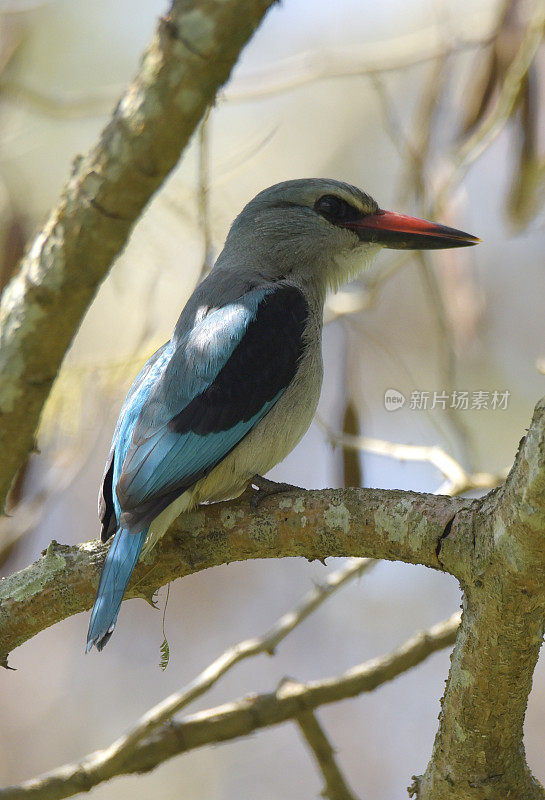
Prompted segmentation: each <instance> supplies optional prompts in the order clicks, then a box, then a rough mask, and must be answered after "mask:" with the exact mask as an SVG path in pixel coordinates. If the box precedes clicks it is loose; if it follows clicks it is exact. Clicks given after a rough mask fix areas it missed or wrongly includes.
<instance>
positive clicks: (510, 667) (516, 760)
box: [412, 400, 545, 800]
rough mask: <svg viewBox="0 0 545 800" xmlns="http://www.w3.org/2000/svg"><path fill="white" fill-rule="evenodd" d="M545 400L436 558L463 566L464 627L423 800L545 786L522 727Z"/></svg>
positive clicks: (537, 574) (542, 492)
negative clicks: (496, 483) (505, 468)
mask: <svg viewBox="0 0 545 800" xmlns="http://www.w3.org/2000/svg"><path fill="white" fill-rule="evenodd" d="M544 531H545V400H542V401H541V402H540V403H538V405H537V407H536V409H535V412H534V416H533V419H532V424H531V426H530V428H529V430H528V434H527V435H526V437H525V438H524V439H523V440H522V442H521V445H520V447H519V452H518V454H517V458H516V460H515V464H514V466H513V468H512V470H511V472H510V473H509V476H508V478H507V481H506V483H505V485H504V486H502V487H500V488H499V489H496V490H494V491H492V492H490V493H489V494H488V495H487V496H486V497H485V498H483V500H482V501H481V502H479V504H478V508H477V509H475V511H474V514H473V518H472V519H471V520H469V519H468V517H467V512H461V514H459V515H458V516H457V517H456V519H455V520H454V522H453V525H452V526H451V528H450V529H449V533H448V535H447V536H445V538H444V540H443V541H442V543H441V548H440V552H439V554H438V555H439V559H440V560H441V561H442V560H443V558H446V559H447V561H450V560H451V559H452V558H454V560H456V561H457V562H458V563H459V564H461V561H460V558H459V555H460V553H461V552H463V553H465V554H466V555H467V558H465V559H464V563H465V570H464V572H462V573H460V574H459V575H458V577H459V578H460V581H461V584H462V588H463V590H464V601H463V616H462V625H461V628H460V633H459V635H458V638H457V642H456V647H455V649H454V653H453V656H452V667H451V670H450V675H449V679H448V682H447V688H446V691H445V696H444V697H443V701H442V711H441V715H440V724H439V731H438V733H437V736H436V739H435V745H434V749H433V753H432V756H431V759H430V763H429V765H428V769H427V771H426V773H425V775H424V776H421V777H418V778H416V779H415V784H414V785H413V787H412V792H413V794H416V795H417V797H418V798H419V800H436V798H439V797H440V798H441V800H449V798H456V800H483V798H490V800H492V799H493V798H494V799H495V798H499V797H506V798H507V797H513V798H515V797H516V798H519V797H520V798H522V797H523V798H525V800H533V799H536V800H537V798H539V800H543V798H545V792H544V790H543V788H542V787H541V786H540V785H539V784H538V782H537V781H536V780H535V779H534V778H533V776H532V774H531V772H530V770H529V768H528V766H527V764H526V760H525V755H524V744H523V724H524V716H525V712H526V705H527V702H528V695H529V694H530V689H531V685H532V675H533V672H534V668H535V665H536V662H537V658H538V655H539V650H540V647H541V643H542V640H543V632H544V626H545V547H544V541H543V539H544Z"/></svg>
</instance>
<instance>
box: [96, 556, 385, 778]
mask: <svg viewBox="0 0 545 800" xmlns="http://www.w3.org/2000/svg"><path fill="white" fill-rule="evenodd" d="M374 563H375V562H374V560H373V559H370V558H354V559H350V561H348V562H347V563H346V564H345V565H344V566H343V567H342V568H341V569H339V570H336V571H335V572H332V573H331V574H330V575H328V577H327V578H326V579H325V581H324V582H323V583H322V584H320V585H316V586H315V587H314V588H313V589H312V590H311V591H310V592H309V593H308V594H307V595H306V596H305V597H304V598H303V599H302V600H301V602H300V603H299V604H298V605H297V606H296V607H295V608H294V609H293V610H292V611H289V612H288V613H287V614H284V615H283V616H282V617H280V619H278V620H277V621H276V622H275V624H274V625H273V626H272V627H271V628H269V630H268V631H267V632H266V633H265V634H263V635H262V636H256V637H254V638H252V639H246V640H245V641H243V642H239V643H238V644H236V645H234V646H233V647H230V648H229V649H228V650H225V651H224V652H223V653H222V654H221V655H220V656H219V657H218V658H216V660H215V661H213V662H212V664H210V665H209V666H208V667H207V668H206V669H205V670H203V672H201V673H200V675H198V676H197V677H196V678H195V679H194V680H193V681H191V682H190V683H188V684H187V686H185V687H184V688H183V689H182V690H181V691H180V692H175V693H174V694H171V695H170V696H169V697H167V698H165V699H164V700H162V701H161V702H160V703H159V704H158V705H156V706H154V707H153V708H152V709H150V710H149V711H148V712H147V713H146V714H144V716H143V717H142V718H141V719H140V721H139V722H138V723H137V725H135V727H134V728H133V729H132V730H131V731H129V733H127V734H125V735H124V736H121V737H120V738H119V739H117V740H116V741H115V742H114V743H113V744H112V745H111V746H110V747H109V748H108V750H107V751H105V753H106V754H107V755H106V756H105V757H106V758H107V759H108V760H109V761H111V762H112V763H113V764H119V763H121V762H122V761H124V759H125V758H126V755H127V753H128V752H130V751H132V750H134V748H135V747H136V746H137V744H138V743H139V742H141V741H142V740H143V739H144V738H146V737H147V736H149V735H150V734H151V733H152V732H153V731H154V730H155V728H157V727H159V726H160V725H163V724H164V723H165V722H167V720H169V719H171V717H172V716H173V715H174V714H177V713H178V711H180V710H181V709H182V708H184V707H185V706H187V705H189V703H192V702H193V701H194V700H196V699H197V698H198V697H200V696H201V695H202V694H204V693H205V692H207V691H208V690H209V689H210V688H211V687H212V686H213V685H214V684H215V683H216V682H217V681H218V680H219V679H220V678H221V677H222V676H223V675H225V673H226V672H228V671H229V670H230V669H232V667H234V666H235V664H238V663H239V661H242V660H244V659H245V658H250V657H252V656H256V655H259V654H260V653H268V654H269V655H273V654H274V651H275V648H276V647H277V645H278V644H279V643H280V642H281V641H282V640H283V639H285V638H286V636H287V635H288V634H289V633H291V632H292V631H293V629H294V628H295V627H297V625H300V624H301V622H303V620H305V619H306V618H307V617H308V616H309V615H310V614H311V613H312V612H313V611H315V610H316V609H317V608H318V607H319V606H320V605H321V604H322V603H323V602H324V601H325V600H326V599H327V598H328V597H330V596H331V595H332V594H333V593H334V592H336V591H337V590H338V589H340V588H341V586H343V585H344V584H345V583H347V582H348V581H350V580H352V579H353V578H355V577H358V576H360V575H362V574H363V573H364V572H367V571H368V570H369V569H371V567H372V566H373V564H374Z"/></svg>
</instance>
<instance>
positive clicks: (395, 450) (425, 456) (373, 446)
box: [316, 418, 508, 497]
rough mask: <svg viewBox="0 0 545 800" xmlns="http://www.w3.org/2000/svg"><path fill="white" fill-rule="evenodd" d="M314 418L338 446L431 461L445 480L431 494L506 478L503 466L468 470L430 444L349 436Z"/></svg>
mask: <svg viewBox="0 0 545 800" xmlns="http://www.w3.org/2000/svg"><path fill="white" fill-rule="evenodd" d="M316 421H317V423H318V425H320V427H321V428H322V429H323V430H324V431H325V433H326V434H327V437H328V438H329V440H330V441H331V442H332V443H333V444H339V445H342V447H345V448H348V449H350V450H363V451H365V452H367V453H374V454H375V455H379V456H388V457H389V458H396V459H398V460H399V461H426V462H428V463H429V464H432V465H433V466H434V467H436V468H437V469H438V470H439V471H440V472H441V474H442V475H443V476H444V477H445V479H446V480H445V481H444V482H443V483H442V484H441V486H440V487H439V489H437V490H436V492H434V494H447V495H450V496H451V497H453V496H455V495H459V494H463V493H464V492H469V491H471V490H474V489H493V488H494V487H495V486H498V485H499V484H500V483H503V481H504V480H505V478H506V477H507V472H508V470H507V469H505V470H502V471H501V472H497V473H492V472H468V471H467V470H465V469H464V468H463V467H462V465H461V464H459V463H458V461H456V460H455V459H454V458H453V457H452V456H451V455H449V454H448V453H447V452H445V450H443V449H442V448H441V447H437V446H436V445H432V446H431V447H430V446H427V445H414V444H400V443H398V442H388V441H386V440H384V439H373V438H371V437H369V436H350V435H349V434H346V433H338V432H336V431H334V430H332V429H331V428H330V427H329V426H328V425H326V424H325V423H324V422H323V420H320V419H319V418H316Z"/></svg>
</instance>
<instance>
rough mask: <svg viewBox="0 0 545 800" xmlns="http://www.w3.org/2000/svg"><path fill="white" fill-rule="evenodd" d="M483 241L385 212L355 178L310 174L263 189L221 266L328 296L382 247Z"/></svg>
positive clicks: (237, 224) (234, 232)
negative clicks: (347, 180)
mask: <svg viewBox="0 0 545 800" xmlns="http://www.w3.org/2000/svg"><path fill="white" fill-rule="evenodd" d="M477 241H479V240H478V239H476V238H475V237H473V236H471V235H470V234H466V233H463V232H462V231H457V230H454V229H452V228H447V227H445V226H442V225H436V224H435V223H432V222H428V221H426V220H419V219H416V218H413V217H407V216H404V215H402V214H396V213H394V212H389V211H384V210H382V209H381V208H380V207H379V205H378V203H377V202H376V201H375V200H374V199H373V198H372V197H370V195H368V194H366V193H365V192H363V191H362V190H361V189H358V188H356V187H355V186H351V185H350V184H348V183H343V182H341V181H336V180H330V179H324V178H307V179H300V180H292V181H285V182H283V183H278V184H276V185H274V186H271V187H269V188H268V189H265V190H264V191H262V192H260V193H259V194H258V195H256V197H254V199H253V200H251V201H250V202H249V203H248V204H247V205H246V206H245V208H244V209H243V210H242V211H241V213H240V214H239V215H238V217H237V218H236V219H235V221H234V222H233V225H232V227H231V230H230V232H229V235H228V237H227V240H226V242H225V247H224V250H223V252H222V253H221V255H220V257H219V258H218V261H217V263H216V267H217V268H218V269H227V270H236V271H237V272H238V273H240V272H241V271H242V272H244V271H246V272H247V273H248V275H250V274H253V275H255V276H259V277H260V278H262V279H264V280H267V281H277V280H289V281H290V282H294V283H296V284H298V285H302V286H304V285H312V286H314V287H316V288H317V289H318V290H319V291H320V293H321V294H325V291H326V289H328V288H336V287H337V286H339V285H340V284H341V283H343V282H344V281H346V280H348V279H349V278H351V277H353V276H354V275H355V274H357V273H358V272H359V271H360V270H362V269H365V268H366V267H369V266H370V265H371V263H372V262H373V260H374V258H375V257H376V255H377V254H378V252H379V251H380V249H381V248H382V247H389V248H395V249H400V248H403V249H406V248H410V249H430V248H445V247H462V246H467V245H470V244H476V243H477Z"/></svg>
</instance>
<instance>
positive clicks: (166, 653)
mask: <svg viewBox="0 0 545 800" xmlns="http://www.w3.org/2000/svg"><path fill="white" fill-rule="evenodd" d="M169 660H170V648H169V646H168V642H167V638H166V636H165V638H164V639H163V642H162V644H161V660H160V661H159V666H160V668H161V669H162V670H163V672H164V671H165V670H166V668H167V667H168V662H169Z"/></svg>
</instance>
